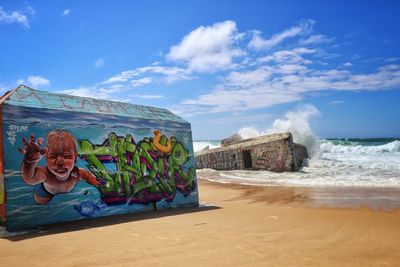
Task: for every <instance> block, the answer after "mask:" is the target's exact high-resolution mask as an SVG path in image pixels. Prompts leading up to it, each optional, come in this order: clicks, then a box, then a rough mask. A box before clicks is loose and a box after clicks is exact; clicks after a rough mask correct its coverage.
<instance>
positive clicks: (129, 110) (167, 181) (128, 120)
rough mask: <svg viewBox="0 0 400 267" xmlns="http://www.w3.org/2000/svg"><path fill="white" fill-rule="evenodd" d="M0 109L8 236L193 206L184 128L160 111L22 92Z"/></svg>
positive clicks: (8, 98) (190, 161)
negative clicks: (57, 225) (80, 221)
mask: <svg viewBox="0 0 400 267" xmlns="http://www.w3.org/2000/svg"><path fill="white" fill-rule="evenodd" d="M1 108H2V113H0V115H1V116H0V117H1V118H0V119H1V120H2V121H1V129H2V132H1V136H0V138H1V139H0V141H2V142H1V144H2V146H1V149H2V150H0V152H1V151H4V153H2V154H1V153H0V156H1V155H3V157H2V159H1V160H0V197H3V199H2V200H1V199H0V208H1V209H0V210H2V212H1V213H0V215H1V218H2V221H3V224H5V226H6V227H7V229H8V230H15V229H22V228H28V227H34V226H37V225H44V224H49V223H54V222H59V221H70V220H77V219H82V218H87V217H97V216H108V215H113V214H122V213H130V212H139V211H146V210H154V209H162V208H175V207H185V206H198V192H197V178H196V173H195V162H194V157H193V145H192V135H191V129H190V124H189V123H188V122H186V121H184V120H183V119H181V118H179V117H178V116H176V115H174V114H172V113H171V112H169V111H167V110H165V109H157V108H152V107H144V106H137V105H130V104H126V103H118V102H110V101H104V100H96V99H90V98H81V97H72V96H66V95H58V94H52V93H46V92H41V91H36V90H33V89H31V88H28V87H25V86H20V87H18V88H17V89H15V90H13V91H12V92H11V93H9V94H8V95H6V96H4V97H3V98H2V99H1ZM1 168H3V169H1ZM2 184H4V191H1V185H2Z"/></svg>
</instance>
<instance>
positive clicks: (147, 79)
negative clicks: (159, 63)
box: [130, 77, 152, 87]
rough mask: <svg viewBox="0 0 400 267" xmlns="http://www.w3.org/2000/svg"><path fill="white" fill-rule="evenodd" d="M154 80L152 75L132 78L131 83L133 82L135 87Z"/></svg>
mask: <svg viewBox="0 0 400 267" xmlns="http://www.w3.org/2000/svg"><path fill="white" fill-rule="evenodd" d="M151 82H152V79H151V78H150V77H144V78H142V79H137V80H131V81H130V83H131V84H132V86H133V87H141V86H144V85H146V84H150V83H151Z"/></svg>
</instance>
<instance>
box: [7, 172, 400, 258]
mask: <svg viewBox="0 0 400 267" xmlns="http://www.w3.org/2000/svg"><path fill="white" fill-rule="evenodd" d="M199 194H200V200H201V206H200V207H199V208H190V209H179V210H163V211H157V212H150V213H142V214H129V215H122V216H112V217H107V218H97V219H92V220H85V221H78V222H70V223H61V224H57V225H51V226H46V227H42V228H40V229H37V230H35V231H31V232H29V233H25V234H20V235H17V236H8V237H2V238H0V266H46V265H51V266H400V210H399V209H398V207H397V205H399V203H397V201H396V197H398V195H399V191H398V190H395V189H379V190H377V189H376V190H375V189H334V188H324V189H317V190H316V189H307V188H292V187H254V186H240V185H222V184H216V183H212V182H208V181H205V180H200V181H199ZM379 196H381V197H379Z"/></svg>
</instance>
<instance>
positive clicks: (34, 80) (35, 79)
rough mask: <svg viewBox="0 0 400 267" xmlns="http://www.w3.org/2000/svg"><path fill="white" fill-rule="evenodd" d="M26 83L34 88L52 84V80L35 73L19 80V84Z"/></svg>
mask: <svg viewBox="0 0 400 267" xmlns="http://www.w3.org/2000/svg"><path fill="white" fill-rule="evenodd" d="M24 83H26V84H27V85H28V86H31V87H33V88H37V87H40V86H48V85H50V81H49V80H48V79H46V78H44V77H41V76H34V75H30V76H29V77H28V78H27V80H26V81H25V80H24V79H19V80H17V84H24Z"/></svg>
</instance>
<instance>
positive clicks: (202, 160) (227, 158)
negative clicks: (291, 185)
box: [195, 133, 308, 172]
mask: <svg viewBox="0 0 400 267" xmlns="http://www.w3.org/2000/svg"><path fill="white" fill-rule="evenodd" d="M195 157H196V167H197V168H198V169H201V168H211V169H216V170H243V169H254V170H268V171H274V172H284V171H297V170H299V169H300V167H301V165H302V163H303V159H304V158H307V157H308V153H307V149H306V147H305V146H303V145H300V144H295V143H293V138H292V134H291V133H280V134H271V135H264V136H261V137H257V138H251V139H245V140H240V141H237V143H234V144H231V145H227V146H223V147H220V148H215V149H209V150H204V151H199V152H198V153H196V155H195Z"/></svg>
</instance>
